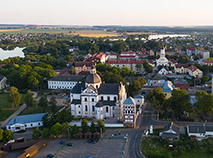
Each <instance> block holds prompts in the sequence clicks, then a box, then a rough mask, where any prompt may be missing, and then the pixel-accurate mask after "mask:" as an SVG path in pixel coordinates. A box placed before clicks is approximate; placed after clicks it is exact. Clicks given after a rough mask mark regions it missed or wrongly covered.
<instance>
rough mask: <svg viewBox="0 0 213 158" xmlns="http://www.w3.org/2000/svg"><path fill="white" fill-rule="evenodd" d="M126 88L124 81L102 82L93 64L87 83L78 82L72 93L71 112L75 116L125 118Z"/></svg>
mask: <svg viewBox="0 0 213 158" xmlns="http://www.w3.org/2000/svg"><path fill="white" fill-rule="evenodd" d="M126 96H127V94H126V89H125V86H124V85H123V84H122V83H113V84H112V83H102V81H101V78H100V76H99V75H98V74H97V73H96V68H95V65H92V67H91V70H90V74H89V75H88V76H87V78H86V83H78V84H77V85H76V86H75V87H74V88H73V89H72V90H71V93H70V101H71V113H72V114H73V115H74V116H75V117H81V118H82V117H88V118H96V119H97V120H98V119H104V118H110V117H111V118H116V119H117V120H122V118H123V102H124V101H125V99H126Z"/></svg>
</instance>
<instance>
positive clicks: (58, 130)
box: [51, 122, 63, 136]
mask: <svg viewBox="0 0 213 158" xmlns="http://www.w3.org/2000/svg"><path fill="white" fill-rule="evenodd" d="M51 132H52V134H53V135H55V136H58V135H59V134H61V133H62V132H63V125H62V124H60V123H59V122H57V123H56V124H54V125H53V126H52V128H51Z"/></svg>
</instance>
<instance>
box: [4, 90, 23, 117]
mask: <svg viewBox="0 0 213 158" xmlns="http://www.w3.org/2000/svg"><path fill="white" fill-rule="evenodd" d="M25 96H26V95H25V94H22V98H21V103H23V102H24V97H25ZM0 108H1V110H0V121H4V120H6V119H7V118H8V117H9V116H10V115H11V114H13V113H14V112H15V111H16V110H17V109H16V108H14V109H13V108H12V107H11V105H10V103H9V102H8V93H2V94H0Z"/></svg>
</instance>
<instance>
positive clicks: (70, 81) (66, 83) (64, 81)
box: [48, 75, 84, 89]
mask: <svg viewBox="0 0 213 158" xmlns="http://www.w3.org/2000/svg"><path fill="white" fill-rule="evenodd" d="M83 78H84V76H83V75H58V76H55V77H53V78H51V79H49V80H48V89H72V88H73V87H74V86H75V85H76V84H77V83H81V81H82V80H83Z"/></svg>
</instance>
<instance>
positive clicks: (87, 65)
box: [75, 61, 92, 67]
mask: <svg viewBox="0 0 213 158" xmlns="http://www.w3.org/2000/svg"><path fill="white" fill-rule="evenodd" d="M84 65H85V66H86V67H91V66H92V62H82V61H77V62H76V63H75V67H83V66H84Z"/></svg>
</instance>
